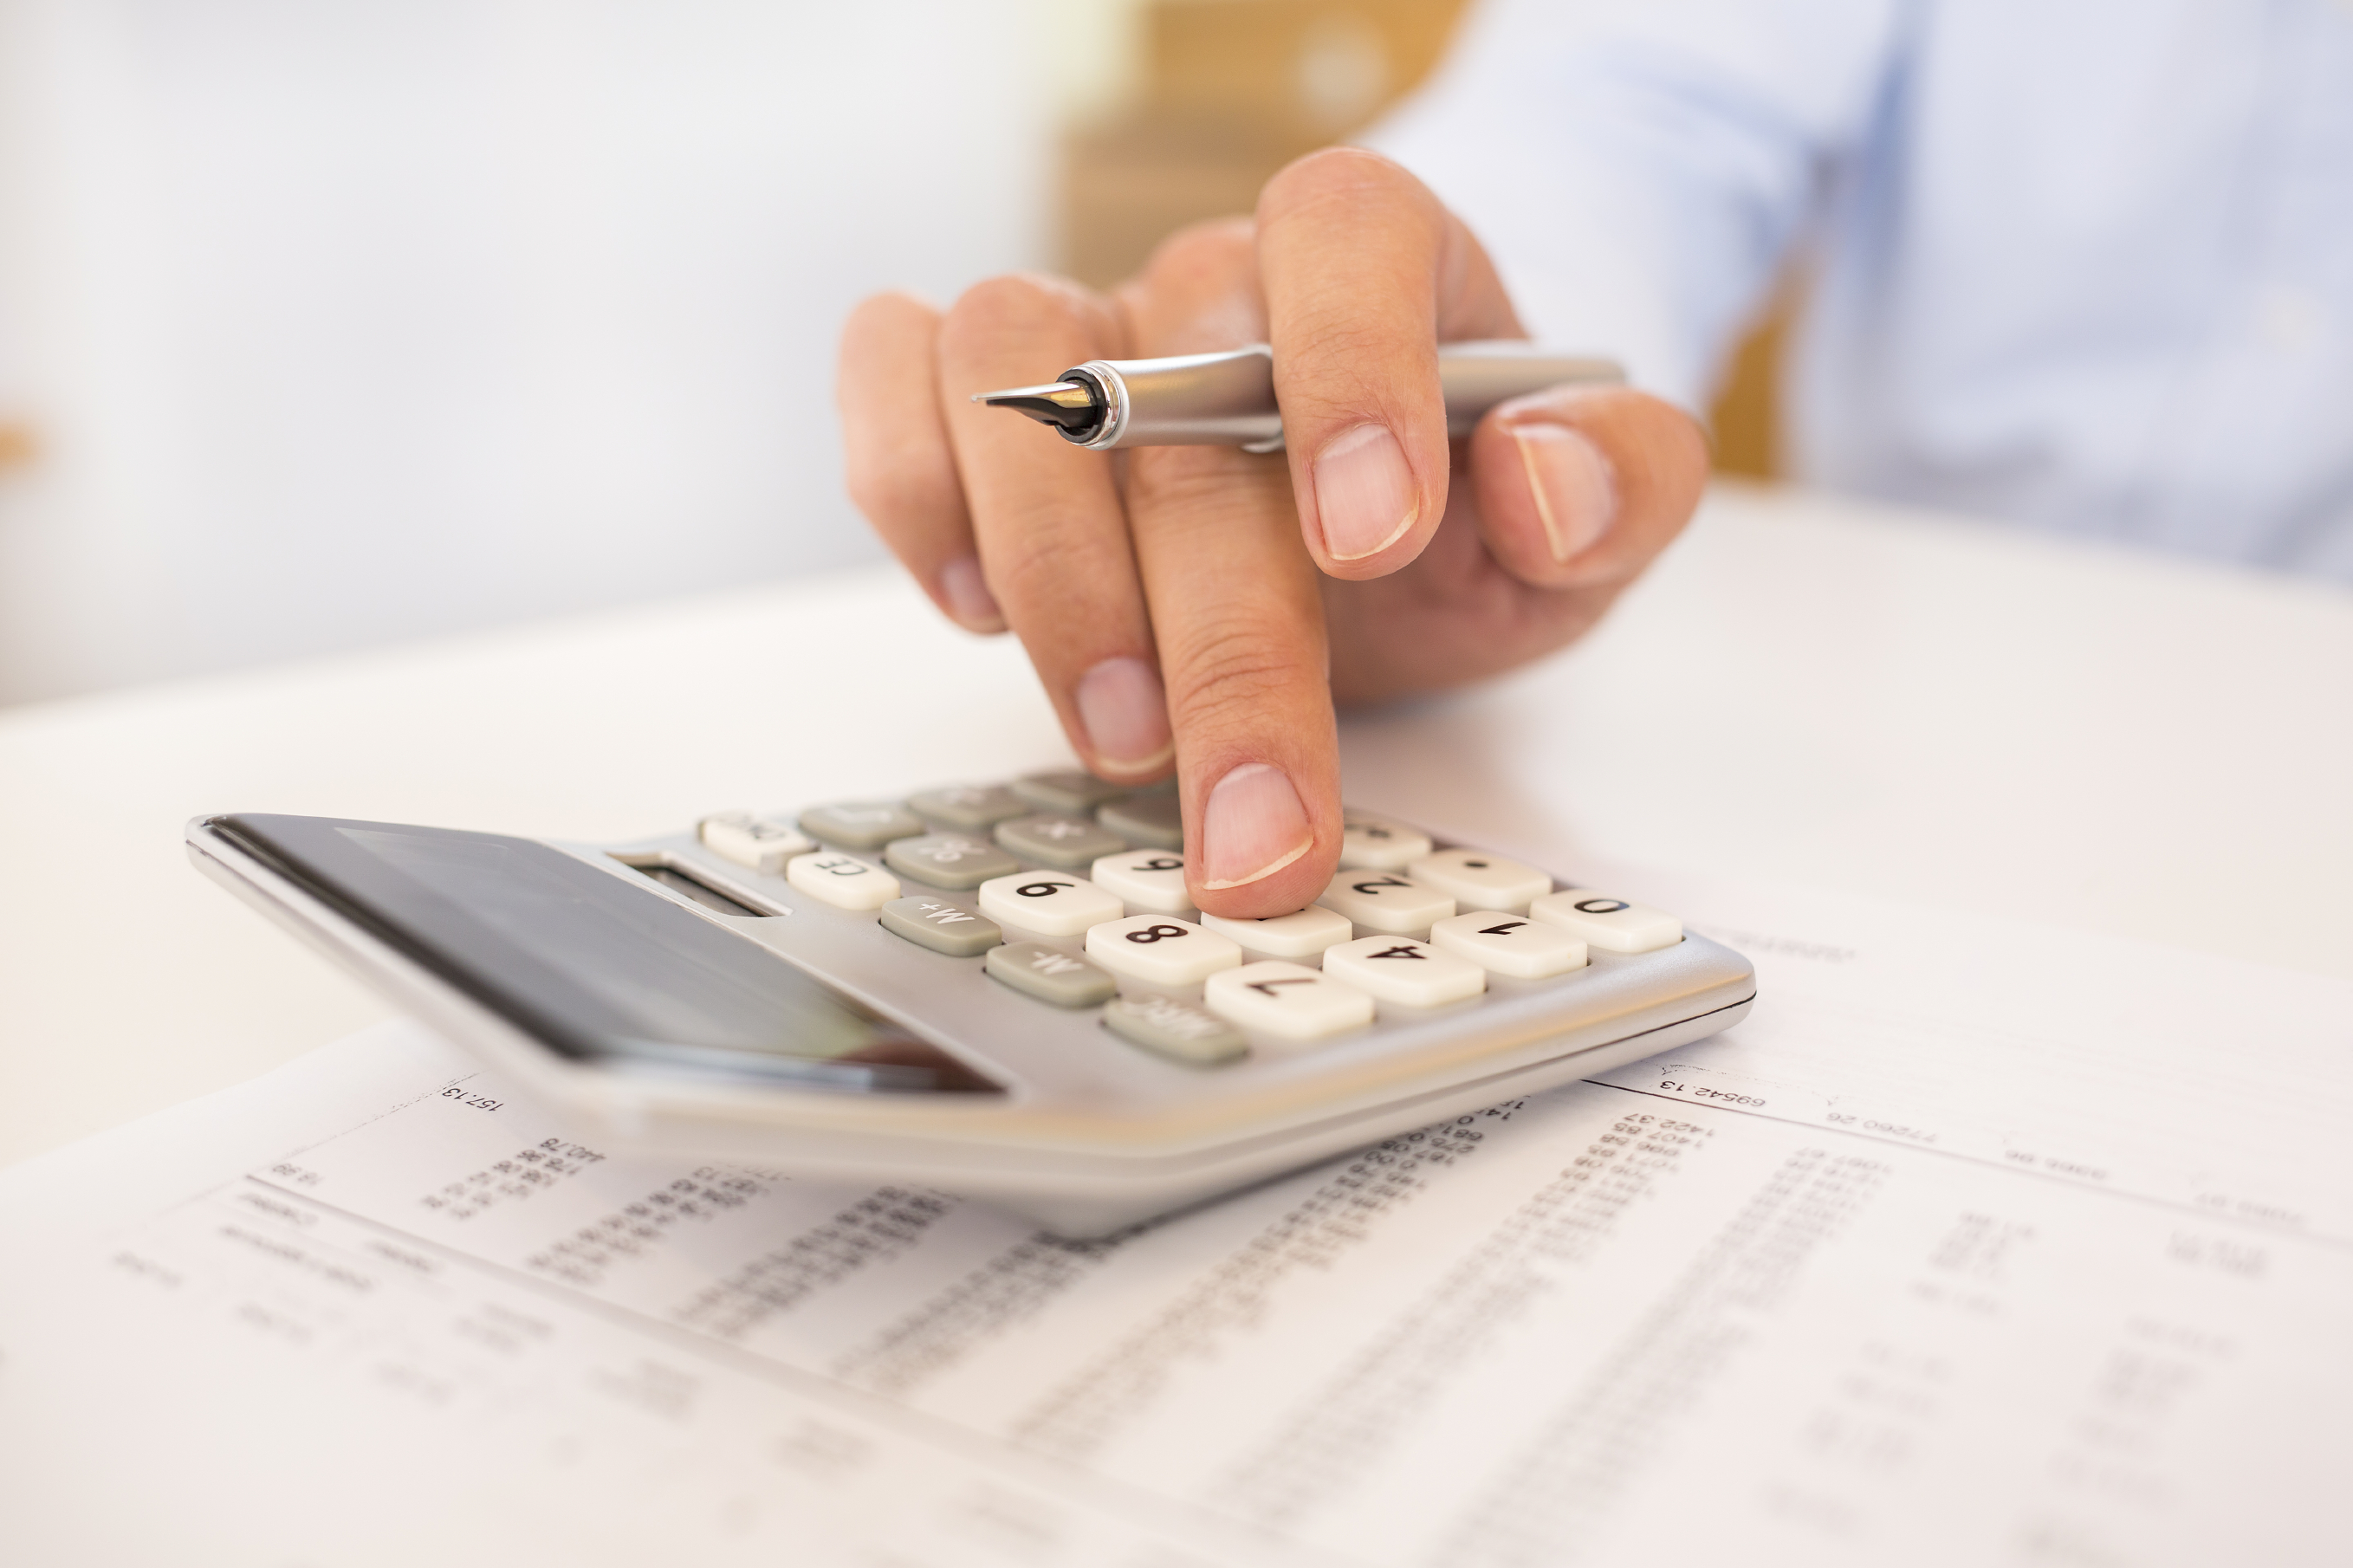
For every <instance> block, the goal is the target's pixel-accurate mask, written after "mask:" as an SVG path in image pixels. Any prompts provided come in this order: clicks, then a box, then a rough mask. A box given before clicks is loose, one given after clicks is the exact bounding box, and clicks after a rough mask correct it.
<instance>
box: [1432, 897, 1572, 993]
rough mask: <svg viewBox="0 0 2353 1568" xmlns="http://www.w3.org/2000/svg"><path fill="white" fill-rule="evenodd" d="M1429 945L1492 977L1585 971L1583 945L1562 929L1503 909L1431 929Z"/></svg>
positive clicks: (1529, 977) (1542, 977)
mask: <svg viewBox="0 0 2353 1568" xmlns="http://www.w3.org/2000/svg"><path fill="white" fill-rule="evenodd" d="M1430 945H1431V946H1433V947H1437V948H1441V949H1443V950H1444V951H1446V952H1451V953H1453V954H1454V955H1455V956H1456V957H1458V958H1467V959H1469V960H1470V961H1471V962H1472V963H1475V964H1477V965H1478V966H1479V967H1480V968H1482V969H1483V970H1486V971H1488V972H1489V973H1493V974H1508V975H1511V976H1513V977H1514V979H1518V980H1548V979H1550V978H1551V977H1552V976H1554V975H1556V974H1566V973H1568V972H1569V971H1570V970H1572V969H1582V968H1584V967H1585V960H1586V953H1585V943H1584V942H1583V941H1581V940H1580V939H1578V938H1577V937H1573V936H1571V935H1569V934H1568V932H1567V931H1563V930H1561V929H1560V928H1559V927H1558V926H1550V925H1546V924H1545V923H1544V922H1543V921H1539V920H1534V919H1531V918H1530V917H1528V916H1526V915H1508V914H1505V913H1504V912H1503V911H1502V910H1480V911H1479V912H1477V913H1476V914H1468V915H1456V916H1454V917H1453V918H1452V919H1451V920H1442V921H1439V922H1438V923H1437V924H1436V925H1434V926H1432V927H1430Z"/></svg>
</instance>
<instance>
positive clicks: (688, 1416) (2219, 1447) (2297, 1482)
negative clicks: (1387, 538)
mask: <svg viewBox="0 0 2353 1568" xmlns="http://www.w3.org/2000/svg"><path fill="white" fill-rule="evenodd" d="M1620 881H1622V882H1623V883H1624V884H1625V885H1628V886H1641V887H1642V888H1644V889H1645V890H1646V892H1649V893H1651V895H1652V896H1654V897H1655V898H1656V899H1657V901H1659V902H1661V903H1662V904H1667V905H1669V906H1670V907H1675V908H1679V909H1682V910H1686V911H1688V912H1689V913H1690V914H1691V915H1692V917H1693V923H1694V925H1695V926H1697V927H1698V928H1699V929H1702V930H1704V931H1709V932H1710V933H1711V934H1715V935H1717V936H1720V937H1722V938H1724V939H1725V940H1727V941H1729V942H1732V943H1733V944H1734V945H1735V946H1737V947H1739V948H1741V949H1742V950H1743V951H1745V952H1748V953H1749V954H1750V955H1751V956H1752V957H1753V958H1754V959H1755V960H1756V961H1757V967H1758V971H1759V981H1760V992H1759V999H1758V1003H1757V1010H1756V1013H1755V1016H1753V1018H1752V1019H1750V1020H1749V1021H1748V1022H1746V1023H1744V1024H1743V1025H1741V1026H1739V1027H1738V1028H1737V1029H1736V1030H1734V1031H1732V1032H1731V1033H1729V1034H1727V1035H1725V1036H1724V1037H1719V1038H1717V1039H1715V1040H1712V1041H1709V1042H1706V1043H1704V1044H1703V1045H1700V1046H1697V1047H1688V1048H1684V1049H1681V1050H1678V1051H1675V1052H1672V1053H1670V1054H1669V1055H1668V1056H1665V1057H1662V1058H1656V1059H1654V1060H1651V1061H1648V1062H1644V1063H1641V1064H1638V1065H1636V1066H1634V1067H1630V1068H1624V1069H1621V1070H1619V1071H1615V1072H1611V1073H1609V1074H1607V1075H1606V1076H1605V1077H1604V1079H1601V1080H1600V1081H1597V1082H1590V1083H1584V1084H1577V1085H1574V1086H1571V1087H1568V1088H1567V1089H1560V1090H1556V1091H1554V1092H1552V1093H1548V1094H1546V1095H1543V1096H1540V1097H1536V1098H1533V1099H1529V1100H1518V1101H1514V1102H1511V1103H1509V1104H1504V1105H1499V1106H1496V1107H1494V1108H1493V1109H1492V1110H1487V1111H1486V1112H1484V1113H1482V1114H1479V1115H1474V1116H1465V1117H1461V1118H1458V1119H1456V1120H1453V1121H1448V1122H1444V1123H1442V1124H1440V1125H1437V1126H1433V1127H1430V1128H1428V1129H1426V1130H1424V1131H1420V1132H1419V1133H1415V1134H1413V1135H1411V1136H1408V1137H1401V1138H1397V1139H1392V1140H1390V1141H1388V1142H1386V1143H1383V1144H1381V1145H1380V1146H1378V1147H1377V1148H1374V1149H1369V1150H1366V1151H1365V1152H1361V1153H1359V1154H1356V1155H1354V1156H1351V1157H1348V1158H1345V1159H1340V1160H1336V1161H1333V1162H1330V1163H1325V1164H1323V1165H1321V1166H1318V1167H1316V1168H1314V1169H1313V1170H1310V1171H1307V1172H1303V1173H1300V1174H1298V1175H1296V1176H1293V1177H1291V1178H1288V1179H1285V1180H1283V1181H1282V1182H1279V1183H1276V1184H1271V1185H1269V1186H1266V1187H1262V1188H1260V1189H1258V1190H1255V1191H1252V1192H1250V1193H1246V1194H1241V1195H1240V1196H1239V1197H1236V1198H1233V1199H1230V1200H1229V1201H1226V1202H1223V1203H1220V1204H1217V1205H1211V1206H1209V1207H1208V1208H1205V1209H1202V1210H1199V1211H1198V1212H1195V1213H1192V1214H1189V1215H1181V1216H1178V1217H1176V1218H1173V1219H1169V1220H1166V1221H1163V1222H1161V1223H1158V1224H1155V1225H1152V1226H1145V1227H1143V1228H1141V1229H1139V1230H1137V1231H1134V1232H1132V1233H1130V1234H1127V1235H1125V1236H1123V1237H1115V1238H1113V1239H1110V1240H1107V1241H1100V1242H1091V1243H1070V1242H1063V1241H1058V1240H1056V1239H1054V1238H1052V1237H1047V1236H1043V1235H1040V1234H1038V1233H1037V1232H1036V1231H1034V1230H1033V1229H1032V1228H1030V1227H1029V1226H1024V1225H1022V1224H1021V1223H1019V1222H1018V1221H1016V1220H1014V1219H1013V1218H1011V1217H1010V1216H1008V1215H1004V1214H1002V1213H999V1212H997V1211H995V1210H992V1209H989V1208H987V1207H986V1206H983V1205H976V1204H971V1203H965V1202H960V1201H958V1200H957V1199H955V1198H954V1197H952V1196H949V1195H947V1194H941V1193H937V1192H932V1191H928V1190H923V1189H920V1188H914V1187H906V1188H895V1187H886V1188H881V1189H879V1190H869V1189H862V1188H860V1189H849V1188H843V1187H839V1186H828V1185H822V1184H812V1183H807V1182H802V1181H797V1180H793V1179H789V1178H787V1177H786V1176H784V1175H782V1174H780V1173H776V1172H774V1171H769V1170H764V1169H759V1168H755V1167H751V1166H744V1165H738V1164H697V1163H693V1162H691V1161H652V1162H649V1161H646V1160H643V1159H633V1158H628V1157H624V1156H623V1155H621V1154H619V1153H617V1152H613V1151H609V1150H606V1149H600V1148H597V1147H596V1146H595V1145H594V1144H593V1142H582V1141H580V1140H578V1139H575V1137H573V1136H572V1135H570V1134H569V1133H567V1131H565V1129H564V1128H563V1127H561V1126H559V1125H557V1124H556V1123H555V1122H554V1121H552V1120H551V1119H549V1118H548V1117H547V1116H546V1115H544V1114H543V1113H542V1112H541V1111H540V1110H538V1109H537V1108H535V1107H534V1106H533V1105H532V1104H531V1103H529V1102H528V1101H527V1100H524V1099H523V1098H522V1097H521V1096H518V1095H516V1094H513V1093H512V1092H511V1091H510V1090H509V1089H508V1088H507V1087H506V1086H505V1085H503V1084H501V1082H499V1081H498V1080H497V1079H495V1078H494V1077H492V1076H491V1075H490V1074H488V1073H485V1072H483V1071H482V1070H480V1069H479V1068H476V1067H475V1066H474V1065H473V1064H472V1063H471V1061H470V1059H468V1058H465V1057H464V1056H462V1055H461V1054H459V1053H458V1052H456V1051H455V1050H453V1049H451V1048H450V1047H447V1046H445V1045H443V1044H441V1043H440V1042H438V1040H436V1039H434V1038H433V1037H430V1036H428V1035H427V1034H426V1033H425V1032H424V1031H423V1030H421V1029H418V1028H416V1027H413V1026H405V1025H396V1026H385V1027H382V1028H379V1029H377V1030H374V1031H370V1032H369V1033H367V1034H365V1035H362V1036H358V1037H353V1038H352V1039H350V1040H347V1041H344V1042H342V1043H340V1044H338V1045H336V1046H334V1047H329V1048H327V1049H326V1050H323V1051H321V1052H319V1053H316V1054H314V1055H313V1056H311V1057H310V1058H305V1059H304V1060H302V1061H301V1062H298V1063H295V1064H293V1065H292V1066H290V1067H289V1068H284V1069H282V1070H281V1071H280V1072H279V1073H276V1074H273V1075H271V1076H270V1077H269V1078H265V1079H260V1080H257V1081H256V1082H255V1083H253V1084H250V1085H248V1086H246V1087H244V1088H242V1089H236V1090H232V1091H229V1092H228V1093H227V1094H224V1095H220V1096H216V1097H214V1098H213V1099H211V1100H206V1101H200V1102H198V1103H196V1104H195V1105H192V1106H189V1107H185V1108H182V1109H181V1110H176V1111H173V1112H169V1113H166V1114H165V1115H164V1116H162V1117H158V1118H155V1119H153V1120H151V1121H147V1122H144V1123H140V1124H135V1125H133V1126H132V1127H130V1128H126V1129H123V1130H121V1131H117V1132H114V1133H111V1134H108V1135H106V1136H104V1137H101V1138H99V1139H95V1140H92V1141H90V1142H88V1143H85V1144H83V1145H80V1146H79V1147H77V1148H74V1149H70V1150H67V1151H64V1152H60V1153H58V1154H56V1155H52V1156H49V1157H47V1158H46V1159H43V1160H37V1161H35V1162H32V1163H28V1164H26V1165H25V1166H21V1167H18V1168H17V1169H16V1170H15V1171H13V1172H11V1173H6V1174H5V1175H0V1243H5V1247H6V1251H7V1257H8V1262H7V1265H6V1268H5V1274H0V1559H5V1561H7V1562H10V1563H26V1564H34V1563H38V1564H44V1565H51V1564H58V1565H63V1564H79V1563H106V1564H119V1563H149V1562H153V1563H166V1562H168V1563H173V1564H174V1565H175V1568H181V1565H191V1564H212V1563H220V1564H229V1563H236V1564H240V1565H260V1568H363V1565H366V1568H374V1565H377V1564H383V1565H386V1568H389V1565H393V1564H404V1565H406V1564H415V1563H426V1562H430V1563H436V1564H475V1563H480V1564H486V1565H487V1564H493V1563H495V1564H501V1565H504V1564H512V1563H565V1564H604V1563H614V1564H619V1563H631V1564H635V1563H646V1562H657V1561H659V1562H680V1563H698V1564H699V1563H764V1564H773V1563H793V1564H815V1563H824V1564H831V1563H841V1564H854V1565H858V1568H918V1565H965V1564H975V1565H1001V1564H1012V1563H1020V1564H1060V1563H1067V1564H1074V1565H1076V1564H1083V1565H1087V1568H1095V1565H1110V1568H1185V1565H1193V1568H1207V1565H1212V1564H1227V1563H1236V1564H1257V1563H1270V1564H1301V1565H1308V1564H1335V1565H1336V1564H1362V1565H1367V1568H1421V1565H1433V1564H1440V1563H1443V1564H1448V1565H1450V1568H1453V1565H1466V1568H1505V1565H1513V1568H1517V1565H1535V1564H1545V1565H1553V1564H1570V1563H1594V1564H1632V1563H1708V1562H1715V1561H1723V1562H1738V1563H1744V1564H1754V1563H1806V1564H1810V1565H1811V1564H1822V1563H1856V1564H1864V1563H1868V1564H1874V1565H1878V1564H1886V1563H1906V1564H1922V1563H1971V1564H1979V1563H2019V1564H2069V1565H2089V1564H2126V1563H2133V1564H2140V1563H2185V1564H2188V1563H2199V1564H2205V1563H2221V1562H2240V1563H2265V1564H2267V1565H2270V1568H2279V1565H2284V1564H2301V1563H2313V1564H2318V1563H2344V1562H2347V1561H2348V1560H2353V1522H2348V1520H2347V1518H2346V1517H2345V1514H2344V1511H2343V1510H2342V1509H2341V1508H2340V1507H2338V1506H2337V1492H2338V1490H2339V1489H2340V1488H2339V1483H2340V1479H2341V1475H2342V1472H2343V1469H2344V1466H2345V1462H2346V1459H2347V1457H2348V1455H2353V986H2348V985H2346V984H2342V983H2339V982H2335V981H2329V980H2325V979H2320V978H2316V977H2312V976H2307V975H2300V974H2295V973H2286V972H2273V971H2266V970H2263V969H2259V968H2255V967H2252V966H2248V965H2242V964H2238V963H2232V962H2230V961H2226V960H2221V959H2215V958H2208V957H2203V956H2200V955H2196V954H2192V953H2187V952H2172V951H2166V950H2161V949H2154V948H2144V947H2137V946H2132V945H2128V944H2125V943H2121V942H2115V941H2112V940H2109V939H2104V938H2098V937H2092V936H2085V935H2082V934H2079V933H2071V932H2066V931H2050V930H2044V929H2040V928H2036V927H2033V926H2029V925H2022V924H2021V925H2014V926H2012V925H2002V924H1999V923H1992V922H1987V921H1978V920H1969V919H1963V918H1959V917H1952V916H1945V915H1939V914H1934V913H1929V912H1925V911H1920V910H1907V909H1903V908H1898V907H1890V906H1883V905H1875V904H1869V903H1864V902H1860V901H1854V900H1846V899H1843V898H1838V897H1832V896H1830V895H1824V894H1808V893H1804V892H1801V891H1789V890H1786V889H1785V890H1776V891H1773V892H1771V893H1766V892H1761V891H1757V890H1750V889H1736V888H1727V887H1722V886H1718V885H1715V884H1713V883H1699V882H1693V883H1688V884H1683V885H1678V884H1677V883H1676V881H1675V880H1674V879H1661V878H1659V877H1656V876H1648V875H1643V874H1641V873H1626V874H1625V875H1623V876H1622V877H1620Z"/></svg>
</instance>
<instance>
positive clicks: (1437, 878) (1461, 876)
mask: <svg viewBox="0 0 2353 1568" xmlns="http://www.w3.org/2000/svg"><path fill="white" fill-rule="evenodd" d="M1405 874H1406V875H1407V876H1409V877H1411V878H1412V879H1414V880H1415V881H1417V882H1419V883H1420V884H1421V885H1422V886H1423V887H1425V888H1435V889H1438V890H1439V891H1440V892H1441V893H1444V894H1445V895H1446V896H1447V897H1448V898H1450V899H1452V900H1454V901H1455V902H1456V903H1458V904H1460V905H1461V906H1462V907H1463V908H1464V909H1466V910H1513V911H1514V912H1517V911H1519V910H1525V909H1526V908H1527V907H1528V900H1530V899H1537V898H1542V897H1543V896H1544V895H1545V894H1546V893H1549V892H1551V891H1552V879H1551V878H1550V877H1547V876H1546V875H1545V874H1544V873H1543V872H1542V871H1539V870H1537V869H1536V868H1535V867H1534V866H1523V865H1521V864H1520V863H1519V862H1518V861H1517V860H1506V859H1504V858H1503V857H1502V856H1501V855H1490V854H1488V853H1487V852H1486V851H1485V850H1483V849H1440V850H1439V851H1438V852H1437V853H1436V854H1434V855H1424V856H1423V857H1421V858H1419V859H1418V860H1416V861H1414V862H1413V864H1411V865H1410V866H1408V867H1407V868H1405Z"/></svg>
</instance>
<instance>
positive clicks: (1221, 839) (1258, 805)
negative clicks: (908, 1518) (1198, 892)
mask: <svg viewBox="0 0 2353 1568" xmlns="http://www.w3.org/2000/svg"><path fill="white" fill-rule="evenodd" d="M1201 837H1202V839H1203V840H1204V842H1203V844H1202V846H1201V886H1202V887H1204V888H1239V887H1240V886H1241V885H1242V884H1243V883H1245V882H1255V881H1257V880H1258V879H1260V878H1261V877H1270V876H1272V875H1273V874H1274V873H1275V872H1277V871H1280V870H1282V868H1284V867H1285V866H1288V865H1290V864H1291V863H1292V862H1293V860H1296V859H1298V858H1300V857H1301V856H1302V855H1304V854H1306V853H1307V850H1308V847H1310V846H1311V845H1313V844H1314V842H1315V834H1314V829H1313V828H1311V827H1310V826H1308V825H1307V808H1306V807H1305V806H1303V805H1300V804H1299V792H1298V791H1297V790H1295V789H1293V788H1292V787H1291V780H1290V778H1289V777H1288V776H1286V775H1285V774H1284V773H1283V771H1282V769H1281V768H1277V767H1270V766H1268V765H1267V764H1266V763H1243V764H1242V765H1241V766H1240V767H1238V768H1236V769H1234V770H1233V771H1232V772H1231V773H1228V774H1227V775H1226V776H1225V777H1224V778H1221V779H1219V781H1218V787H1217V788H1215V789H1213V790H1211V791H1210V792H1209V802H1208V805H1205V806H1203V807H1202V808H1201Z"/></svg>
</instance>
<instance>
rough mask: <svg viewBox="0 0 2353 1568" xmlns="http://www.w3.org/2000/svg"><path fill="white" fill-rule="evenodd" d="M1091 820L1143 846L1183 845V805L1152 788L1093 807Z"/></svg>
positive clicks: (1173, 846) (1156, 847) (1177, 847)
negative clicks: (1145, 792)
mask: <svg viewBox="0 0 2353 1568" xmlns="http://www.w3.org/2000/svg"><path fill="white" fill-rule="evenodd" d="M1095 820H1096V821H1097V822H1100V823H1102V824H1103V826H1105V827H1108V828H1110V829H1111V830H1112V831H1113V833H1116V834H1118V835H1119V836H1120V837H1122V838H1124V839H1126V840H1127V841H1128V842H1129V843H1130V844H1134V845H1137V846H1139V847H1143V848H1146V849H1182V848H1183V847H1185V808H1184V805H1182V803H1180V802H1179V801H1178V800H1177V798H1176V796H1175V795H1169V794H1166V793H1163V792H1160V791H1155V792H1154V793H1152V794H1150V795H1128V796H1125V797H1124V798H1123V799H1120V800H1114V801H1107V802H1105V803H1104V804H1103V805H1101V806H1099V807H1097V808H1096V810H1095Z"/></svg>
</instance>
